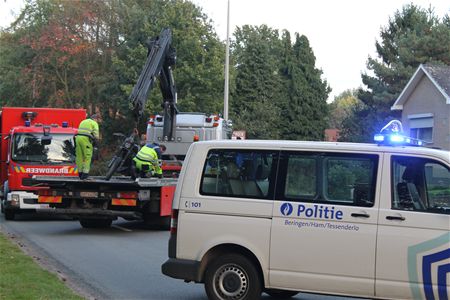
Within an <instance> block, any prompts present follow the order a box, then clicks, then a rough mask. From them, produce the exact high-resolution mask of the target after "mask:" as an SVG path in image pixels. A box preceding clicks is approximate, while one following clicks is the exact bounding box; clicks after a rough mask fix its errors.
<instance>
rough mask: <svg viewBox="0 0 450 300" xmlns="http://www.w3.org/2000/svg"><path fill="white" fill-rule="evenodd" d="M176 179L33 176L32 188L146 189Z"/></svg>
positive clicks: (171, 183) (163, 184)
mask: <svg viewBox="0 0 450 300" xmlns="http://www.w3.org/2000/svg"><path fill="white" fill-rule="evenodd" d="M177 181H178V178H137V179H135V180H133V179H131V177H129V176H117V177H112V178H111V179H110V180H106V179H105V177H104V176H91V177H89V178H88V179H85V180H81V179H80V178H79V177H75V176H73V177H70V176H65V177H59V176H33V178H32V182H33V186H40V185H47V186H49V187H67V186H73V187H79V188H89V187H91V188H97V187H99V186H102V187H105V188H106V187H118V186H120V187H130V188H147V187H162V186H170V185H176V184H177Z"/></svg>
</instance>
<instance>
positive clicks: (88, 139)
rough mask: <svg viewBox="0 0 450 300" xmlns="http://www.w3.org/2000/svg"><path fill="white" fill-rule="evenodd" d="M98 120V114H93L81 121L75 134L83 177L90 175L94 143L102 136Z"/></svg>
mask: <svg viewBox="0 0 450 300" xmlns="http://www.w3.org/2000/svg"><path fill="white" fill-rule="evenodd" d="M98 120H99V117H98V115H97V114H93V115H91V117H90V118H88V119H86V120H83V121H81V123H80V125H79V126H78V133H77V135H76V136H75V155H76V164H77V168H78V176H79V177H80V178H81V179H86V178H88V177H89V171H90V169H91V161H92V154H93V152H94V145H95V144H96V143H97V141H98V139H99V138H100V134H99V126H98V123H97V122H98Z"/></svg>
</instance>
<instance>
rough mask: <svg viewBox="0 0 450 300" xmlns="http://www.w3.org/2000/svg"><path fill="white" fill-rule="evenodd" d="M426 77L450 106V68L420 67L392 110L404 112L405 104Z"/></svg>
mask: <svg viewBox="0 0 450 300" xmlns="http://www.w3.org/2000/svg"><path fill="white" fill-rule="evenodd" d="M424 77H426V78H427V79H428V80H430V81H431V83H432V84H433V86H434V87H435V88H436V90H437V91H438V92H439V93H440V94H441V95H442V97H443V98H444V99H445V103H446V104H450V67H448V66H431V65H420V66H419V68H417V70H416V72H415V73H414V75H413V76H412V77H411V79H410V80H409V82H408V84H407V85H406V87H405V88H404V89H403V91H402V93H401V94H400V96H399V97H398V98H397V100H396V101H395V103H394V105H393V106H392V107H391V110H403V106H404V104H405V102H406V101H408V100H409V98H410V96H411V94H412V93H413V92H414V91H415V90H416V88H417V87H418V85H419V84H420V83H421V82H422V80H423V79H424Z"/></svg>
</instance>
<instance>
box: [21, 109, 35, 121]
mask: <svg viewBox="0 0 450 300" xmlns="http://www.w3.org/2000/svg"><path fill="white" fill-rule="evenodd" d="M36 116H37V112H35V111H24V112H23V113H22V119H24V120H30V121H32V120H33V119H34V118H36Z"/></svg>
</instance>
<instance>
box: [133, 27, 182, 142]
mask: <svg viewBox="0 0 450 300" xmlns="http://www.w3.org/2000/svg"><path fill="white" fill-rule="evenodd" d="M171 43H172V32H171V30H170V29H168V28H165V29H163V30H162V31H161V33H160V35H159V36H158V37H156V38H155V39H153V40H151V41H150V42H149V44H148V54H147V60H146V62H145V65H144V68H143V70H142V72H141V74H140V75H139V79H138V81H137V83H136V85H135V86H134V88H133V91H132V92H131V95H130V97H129V100H130V102H131V104H132V105H133V111H134V115H135V119H136V122H138V121H139V119H140V117H141V116H142V114H143V112H144V108H145V103H146V102H147V98H148V93H149V92H150V90H151V89H152V88H153V85H154V84H155V80H156V77H158V78H159V85H160V89H161V93H162V96H163V103H162V107H163V109H164V129H163V135H164V140H166V141H172V140H173V130H174V128H175V127H176V114H177V113H178V109H177V106H176V102H177V93H176V88H175V82H174V80H173V75H172V66H173V65H175V61H176V53H175V49H173V48H172V46H171Z"/></svg>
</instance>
